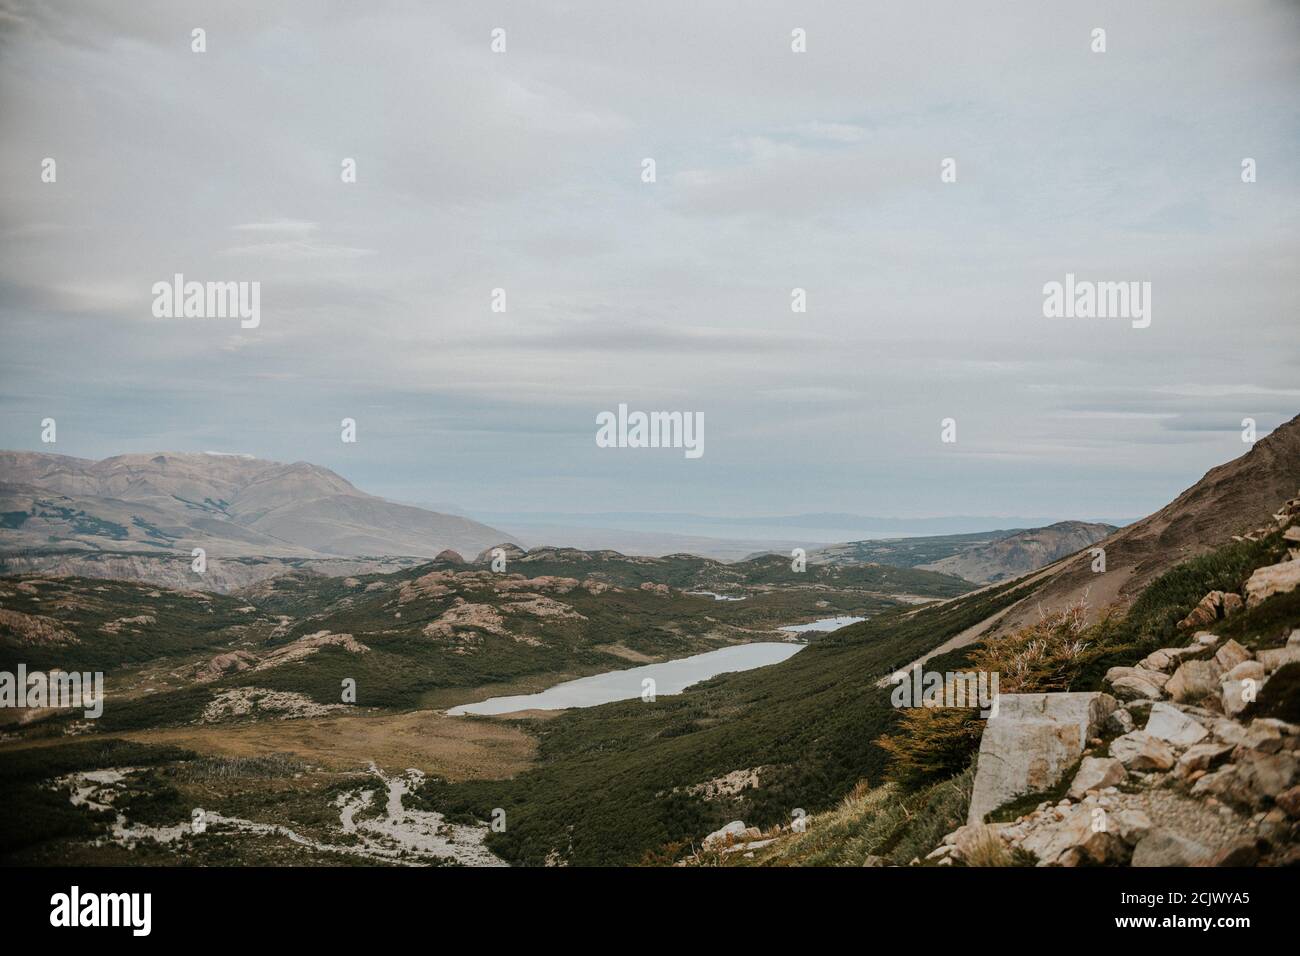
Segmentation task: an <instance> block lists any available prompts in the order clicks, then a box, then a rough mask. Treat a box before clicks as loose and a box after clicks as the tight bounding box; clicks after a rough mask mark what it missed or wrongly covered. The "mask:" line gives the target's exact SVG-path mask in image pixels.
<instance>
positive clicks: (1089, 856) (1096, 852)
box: [1020, 806, 1127, 866]
mask: <svg viewBox="0 0 1300 956" xmlns="http://www.w3.org/2000/svg"><path fill="white" fill-rule="evenodd" d="M1096 820H1097V818H1096V816H1095V815H1094V814H1093V811H1092V808H1090V807H1086V806H1078V807H1074V808H1073V809H1072V810H1070V811H1069V812H1067V813H1066V815H1065V817H1064V819H1062V820H1061V821H1060V822H1059V823H1056V824H1053V825H1048V826H1041V827H1039V828H1038V829H1036V830H1034V832H1033V833H1031V834H1030V835H1029V836H1028V837H1026V838H1025V840H1024V841H1023V842H1022V843H1021V844H1020V848H1021V849H1022V850H1027V851H1028V852H1030V853H1032V854H1033V855H1034V856H1035V857H1037V859H1038V865H1039V866H1081V865H1085V864H1093V865H1106V864H1111V865H1114V864H1119V863H1122V862H1123V861H1124V858H1125V856H1127V853H1126V850H1125V847H1124V843H1123V841H1122V840H1121V839H1120V838H1119V837H1118V836H1117V835H1116V834H1114V833H1112V832H1111V830H1110V829H1109V828H1104V829H1103V828H1099V827H1098V826H1097V825H1096Z"/></svg>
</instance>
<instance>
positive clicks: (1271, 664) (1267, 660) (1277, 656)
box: [1255, 561, 1300, 674]
mask: <svg viewBox="0 0 1300 956" xmlns="http://www.w3.org/2000/svg"><path fill="white" fill-rule="evenodd" d="M1296 563H1297V564H1300V561H1297V562H1296ZM1255 657H1256V658H1257V659H1258V660H1259V662H1260V663H1261V664H1263V665H1264V670H1266V671H1267V672H1268V673H1270V674H1271V673H1273V672H1274V671H1275V670H1277V669H1278V668H1279V667H1282V666H1284V665H1286V664H1294V663H1296V662H1297V661H1300V645H1294V644H1288V645H1287V646H1286V647H1271V648H1268V649H1266V650H1262V651H1260V652H1259V653H1258V654H1256V655H1255Z"/></svg>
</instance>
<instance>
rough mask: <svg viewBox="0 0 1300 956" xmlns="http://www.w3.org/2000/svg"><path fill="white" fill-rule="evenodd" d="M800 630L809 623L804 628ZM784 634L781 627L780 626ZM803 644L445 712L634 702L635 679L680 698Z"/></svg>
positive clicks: (612, 675) (666, 665)
mask: <svg viewBox="0 0 1300 956" xmlns="http://www.w3.org/2000/svg"><path fill="white" fill-rule="evenodd" d="M804 627H805V628H807V627H809V625H804ZM783 630H784V628H783ZM806 646H807V645H805V644H796V643H793V642H790V643H786V642H783V641H782V642H778V641H765V642H761V643H758V644H737V645H736V646H734V647H724V648H721V649H720V650H716V651H708V652H707V653H704V654H695V655H693V656H691V657H682V658H679V659H677V660H675V661H664V662H663V663H662V664H645V665H643V666H641V667H629V668H628V669H627V670H621V671H607V672H606V673H604V674H593V675H592V676H591V677H580V678H578V679H577V680H571V681H566V682H565V683H563V684H556V685H555V686H554V687H551V688H549V689H547V690H544V691H542V692H541V693H540V694H521V695H518V696H515V697H491V698H489V699H488V700H485V701H481V702H479V703H477V704H461V705H459V706H457V707H452V708H451V709H450V710H448V711H447V715H448V716H450V717H460V716H462V715H464V714H479V715H481V716H490V715H492V714H509V713H513V712H514V711H516V710H563V709H565V708H566V707H595V706H596V705H597V704H608V703H610V702H611V701H615V700H634V699H635V698H638V697H640V696H641V681H643V680H645V679H646V678H647V677H650V678H653V679H654V682H655V696H657V697H662V696H665V695H668V694H680V693H681V692H682V691H684V690H685V689H686V688H688V687H690V686H691V685H692V684H698V683H699V682H700V681H702V680H708V679H709V678H710V677H716V676H717V675H718V674H727V673H731V672H734V671H747V670H752V669H753V668H755V667H765V666H766V665H768V664H779V663H780V662H781V661H783V660H786V659H787V658H790V657H793V656H794V655H795V654H797V653H799V651H801V650H803V649H804V647H806Z"/></svg>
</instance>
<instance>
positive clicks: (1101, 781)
mask: <svg viewBox="0 0 1300 956" xmlns="http://www.w3.org/2000/svg"><path fill="white" fill-rule="evenodd" d="M1228 749H1229V750H1231V749H1232V748H1231V747H1229V748H1228ZM1127 779H1128V771H1127V770H1125V769H1124V765H1123V764H1122V763H1120V762H1119V761H1118V760H1116V759H1114V758H1113V757H1084V758H1083V762H1082V763H1081V764H1079V772H1078V773H1076V774H1075V775H1074V780H1073V781H1072V782H1071V783H1070V793H1069V797H1070V799H1071V800H1082V799H1083V798H1084V796H1085V795H1086V794H1087V793H1088V791H1089V790H1105V789H1106V788H1107V787H1114V786H1118V785H1119V784H1121V783H1123V782H1124V781H1125V780H1127Z"/></svg>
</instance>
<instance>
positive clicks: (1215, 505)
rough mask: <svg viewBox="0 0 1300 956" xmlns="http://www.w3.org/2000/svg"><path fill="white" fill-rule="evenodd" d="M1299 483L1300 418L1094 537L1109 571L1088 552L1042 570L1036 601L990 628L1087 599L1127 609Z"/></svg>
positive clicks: (1263, 519)
mask: <svg viewBox="0 0 1300 956" xmlns="http://www.w3.org/2000/svg"><path fill="white" fill-rule="evenodd" d="M1297 484H1300V415H1297V416H1296V417H1295V418H1293V419H1291V421H1289V422H1287V423H1286V424H1284V425H1280V426H1278V428H1276V429H1274V431H1273V432H1271V433H1270V434H1269V435H1266V436H1265V437H1263V438H1261V439H1259V441H1257V442H1255V444H1254V445H1252V446H1251V447H1250V449H1249V450H1248V451H1247V452H1246V453H1245V454H1244V455H1242V456H1240V457H1239V458H1236V459H1233V460H1232V461H1229V462H1227V463H1226V464H1223V465H1219V466H1218V467H1216V468H1211V469H1210V470H1209V471H1208V472H1206V473H1205V475H1204V477H1202V478H1201V480H1200V481H1198V482H1196V484H1194V485H1192V486H1191V487H1190V488H1188V489H1187V490H1186V491H1184V492H1183V493H1182V494H1180V495H1179V496H1178V497H1177V498H1175V499H1174V500H1173V501H1171V502H1170V503H1169V504H1167V505H1165V507H1163V508H1161V509H1160V510H1159V511H1157V512H1156V513H1155V514H1152V515H1150V516H1148V517H1146V518H1143V519H1142V520H1140V521H1135V522H1133V523H1132V524H1130V525H1127V526H1125V527H1123V528H1121V529H1120V530H1119V531H1116V532H1115V533H1114V534H1112V535H1111V536H1110V537H1108V538H1104V539H1102V540H1101V541H1100V542H1097V546H1099V547H1102V548H1104V549H1105V552H1106V571H1105V573H1103V574H1097V573H1094V572H1093V570H1092V567H1091V565H1092V557H1091V556H1090V555H1089V554H1088V553H1087V552H1084V553H1082V554H1077V555H1074V556H1072V557H1069V558H1065V559H1064V560H1062V561H1059V562H1057V563H1056V564H1053V565H1051V566H1050V567H1049V568H1047V569H1045V570H1044V572H1042V578H1041V584H1040V585H1039V586H1038V587H1037V588H1036V589H1035V591H1034V594H1033V598H1032V599H1029V600H1026V601H1023V602H1021V603H1020V604H1019V605H1017V606H1015V607H1013V608H1011V609H1010V611H1009V612H1008V613H1007V614H1006V615H1005V616H1003V617H1001V618H1000V619H999V620H998V621H997V622H996V624H995V626H994V629H993V631H991V633H995V632H1005V631H1007V630H1009V629H1014V628H1016V627H1019V626H1023V625H1024V624H1026V623H1027V622H1029V621H1032V620H1033V619H1034V617H1035V616H1036V615H1037V614H1039V613H1040V609H1044V610H1052V609H1059V608H1064V607H1068V606H1070V605H1071V604H1074V603H1076V602H1078V601H1081V600H1086V602H1087V603H1088V605H1089V606H1090V607H1091V608H1093V609H1094V610H1100V609H1101V608H1104V607H1107V606H1111V605H1114V606H1118V607H1126V606H1128V605H1129V604H1131V603H1132V601H1133V599H1134V598H1135V597H1136V596H1137V595H1138V594H1139V593H1140V592H1141V591H1142V589H1143V588H1144V587H1146V585H1148V584H1149V583H1151V581H1153V580H1154V579H1155V578H1156V577H1157V576H1158V575H1159V574H1161V573H1162V572H1163V571H1165V570H1166V569H1168V568H1170V567H1171V566H1173V565H1174V564H1177V563H1178V562H1179V561H1183V560H1186V559H1187V558H1191V557H1194V556H1196V555H1198V554H1205V553H1206V552H1209V551H1212V550H1214V549H1215V548H1217V547H1219V546H1220V545H1222V544H1224V543H1225V542H1227V541H1230V540H1232V538H1233V537H1234V536H1239V535H1242V534H1244V533H1245V532H1246V531H1248V530H1250V529H1253V528H1257V527H1260V526H1262V525H1266V524H1268V523H1269V521H1270V520H1271V518H1272V513H1273V511H1274V510H1275V509H1276V508H1277V505H1278V502H1280V501H1285V500H1287V499H1288V498H1289V497H1290V496H1291V495H1292V494H1294V493H1295V490H1296V486H1297Z"/></svg>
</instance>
